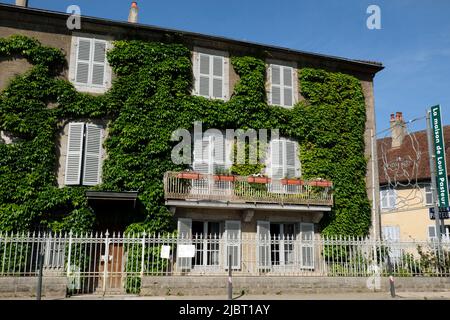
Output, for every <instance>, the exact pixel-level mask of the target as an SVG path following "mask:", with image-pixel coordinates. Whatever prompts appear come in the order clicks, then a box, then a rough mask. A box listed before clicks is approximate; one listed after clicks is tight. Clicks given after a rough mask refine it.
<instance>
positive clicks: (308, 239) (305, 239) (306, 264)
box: [300, 223, 314, 268]
mask: <svg viewBox="0 0 450 320" xmlns="http://www.w3.org/2000/svg"><path fill="white" fill-rule="evenodd" d="M313 239H314V224H312V223H300V246H301V260H300V266H301V267H302V268H313V267H314V246H313V244H312V240H313Z"/></svg>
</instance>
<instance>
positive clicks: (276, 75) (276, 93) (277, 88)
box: [270, 65, 281, 105]
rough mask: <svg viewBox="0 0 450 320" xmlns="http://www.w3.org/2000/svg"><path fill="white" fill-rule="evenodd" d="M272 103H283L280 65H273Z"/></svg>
mask: <svg viewBox="0 0 450 320" xmlns="http://www.w3.org/2000/svg"><path fill="white" fill-rule="evenodd" d="M270 92H271V104H275V105H281V70H280V66H277V65H272V66H271V91H270Z"/></svg>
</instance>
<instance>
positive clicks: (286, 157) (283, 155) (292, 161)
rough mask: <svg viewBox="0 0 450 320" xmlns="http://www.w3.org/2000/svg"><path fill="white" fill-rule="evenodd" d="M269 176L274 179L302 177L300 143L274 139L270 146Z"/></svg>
mask: <svg viewBox="0 0 450 320" xmlns="http://www.w3.org/2000/svg"><path fill="white" fill-rule="evenodd" d="M269 150H270V151H269V159H268V161H269V164H268V167H269V172H268V173H269V175H270V177H271V178H273V179H283V178H294V177H300V160H299V157H298V143H297V142H296V141H290V140H288V139H283V138H282V139H274V140H272V141H271V142H270V145H269Z"/></svg>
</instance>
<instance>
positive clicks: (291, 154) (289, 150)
mask: <svg viewBox="0 0 450 320" xmlns="http://www.w3.org/2000/svg"><path fill="white" fill-rule="evenodd" d="M284 145H285V151H286V162H285V170H286V176H287V177H288V178H293V177H298V171H299V170H298V168H297V161H296V158H297V145H296V143H295V142H294V141H284Z"/></svg>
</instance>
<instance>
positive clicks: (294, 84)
mask: <svg viewBox="0 0 450 320" xmlns="http://www.w3.org/2000/svg"><path fill="white" fill-rule="evenodd" d="M273 66H277V67H279V68H280V84H273V83H272V82H273V81H272V68H273ZM284 68H289V69H290V71H291V77H292V78H291V86H286V85H285V84H284V72H283V71H284ZM297 76H298V69H297V63H296V62H293V61H281V60H271V59H268V60H267V61H266V78H267V83H266V88H267V100H268V103H269V104H270V105H273V106H279V107H283V108H288V109H291V108H293V107H294V105H295V104H296V103H297V102H298V100H299V99H298V98H299V93H298V79H297ZM273 86H276V87H279V88H280V104H276V103H273V99H272V91H273V89H272V87H273ZM285 88H286V89H287V88H289V89H291V94H292V97H291V101H292V104H291V105H287V104H285V95H284V89H285Z"/></svg>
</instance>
